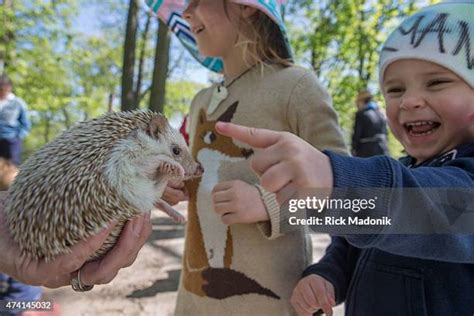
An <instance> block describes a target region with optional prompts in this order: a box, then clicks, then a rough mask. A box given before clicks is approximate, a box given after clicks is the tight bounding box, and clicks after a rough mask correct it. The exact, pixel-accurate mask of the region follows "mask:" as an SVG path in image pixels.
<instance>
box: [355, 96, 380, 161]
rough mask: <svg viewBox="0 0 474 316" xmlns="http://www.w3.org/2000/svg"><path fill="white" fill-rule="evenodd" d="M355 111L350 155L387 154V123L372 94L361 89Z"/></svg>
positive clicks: (369, 155)
mask: <svg viewBox="0 0 474 316" xmlns="http://www.w3.org/2000/svg"><path fill="white" fill-rule="evenodd" d="M356 105H357V113H356V117H355V121H354V134H353V135H352V155H354V156H357V157H371V156H377V155H387V156H388V155H389V151H388V147H387V124H386V119H385V117H384V115H383V114H382V113H381V112H380V110H379V107H378V105H377V103H375V101H374V100H373V96H372V94H371V93H370V92H369V91H367V90H364V91H361V92H360V93H359V95H358V96H357V100H356Z"/></svg>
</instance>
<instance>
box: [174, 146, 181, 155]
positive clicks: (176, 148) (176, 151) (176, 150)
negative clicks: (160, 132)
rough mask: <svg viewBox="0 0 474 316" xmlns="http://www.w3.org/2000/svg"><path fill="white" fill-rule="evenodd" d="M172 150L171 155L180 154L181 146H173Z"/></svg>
mask: <svg viewBox="0 0 474 316" xmlns="http://www.w3.org/2000/svg"><path fill="white" fill-rule="evenodd" d="M172 151H173V155H175V156H179V155H181V148H179V147H178V146H173V148H172Z"/></svg>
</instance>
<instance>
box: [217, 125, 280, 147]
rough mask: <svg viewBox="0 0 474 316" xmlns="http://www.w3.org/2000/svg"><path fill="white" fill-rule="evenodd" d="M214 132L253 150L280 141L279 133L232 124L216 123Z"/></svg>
mask: <svg viewBox="0 0 474 316" xmlns="http://www.w3.org/2000/svg"><path fill="white" fill-rule="evenodd" d="M216 130H217V132H219V134H221V135H224V136H228V137H232V138H233V139H236V140H238V141H241V142H243V143H246V144H248V145H250V146H252V147H254V148H266V147H269V146H271V145H273V144H275V143H276V142H277V141H278V140H279V139H280V133H279V132H275V131H271V130H268V129H263V128H254V127H246V126H242V125H236V124H232V123H224V122H217V123H216Z"/></svg>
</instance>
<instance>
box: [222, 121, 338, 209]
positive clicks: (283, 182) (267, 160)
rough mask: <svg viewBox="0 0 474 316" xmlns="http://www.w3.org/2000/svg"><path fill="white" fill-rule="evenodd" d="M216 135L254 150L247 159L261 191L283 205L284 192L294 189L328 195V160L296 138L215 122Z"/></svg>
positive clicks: (330, 170)
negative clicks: (237, 141)
mask: <svg viewBox="0 0 474 316" xmlns="http://www.w3.org/2000/svg"><path fill="white" fill-rule="evenodd" d="M216 129H217V131H218V132H219V133H220V134H222V135H225V136H229V137H232V138H234V139H236V140H239V141H241V142H244V143H246V144H249V145H250V146H252V147H253V148H255V154H254V155H253V156H252V157H251V158H250V163H251V167H252V169H253V170H254V171H255V173H257V174H258V175H259V176H260V184H261V185H262V187H263V188H264V189H265V190H267V191H269V192H274V193H276V195H277V199H278V201H279V202H280V203H281V202H283V201H285V199H286V198H285V195H284V191H285V189H290V187H292V186H294V187H296V188H298V189H302V188H322V189H325V190H326V191H327V192H325V193H326V194H325V195H330V194H331V192H332V187H333V181H334V180H333V173H332V167H331V162H330V160H329V158H328V157H327V156H326V155H325V154H323V153H322V152H320V151H319V150H317V149H316V148H314V147H313V146H312V145H310V144H308V143H307V142H306V141H304V140H303V139H301V138H299V137H298V136H296V135H293V134H291V133H287V132H275V131H271V130H267V129H261V128H250V127H245V126H240V125H235V124H232V123H223V122H218V123H217V124H216Z"/></svg>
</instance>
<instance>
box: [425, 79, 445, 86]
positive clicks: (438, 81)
mask: <svg viewBox="0 0 474 316" xmlns="http://www.w3.org/2000/svg"><path fill="white" fill-rule="evenodd" d="M450 82H451V80H448V79H435V80H431V81H429V82H428V87H434V86H439V85H441V84H443V83H450Z"/></svg>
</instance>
